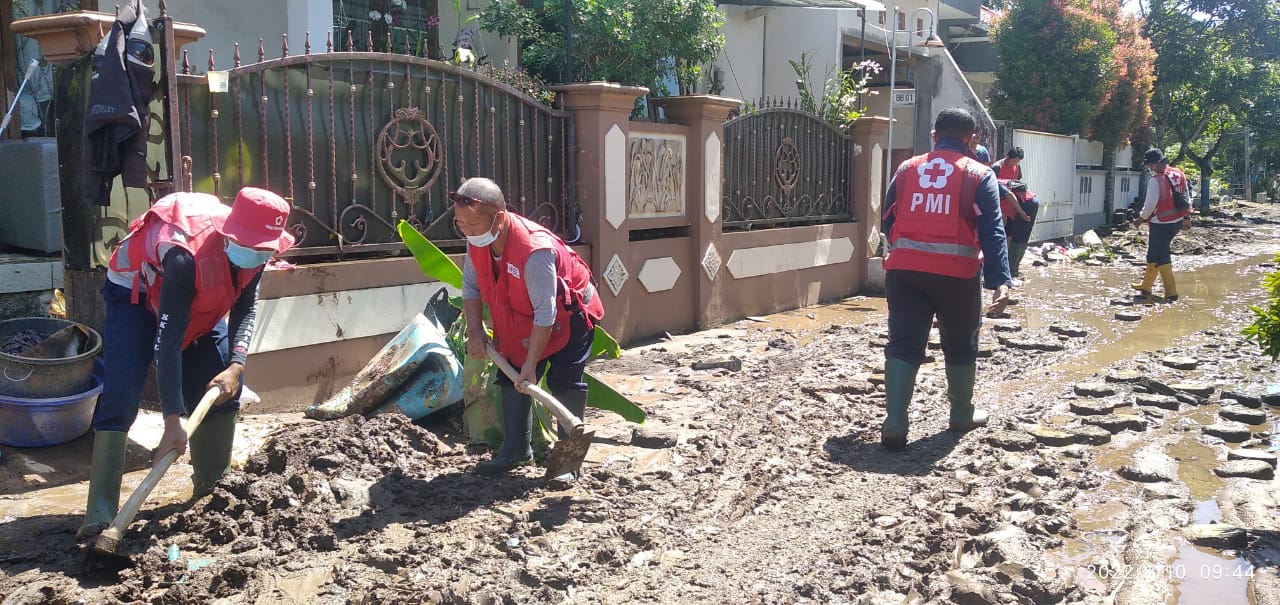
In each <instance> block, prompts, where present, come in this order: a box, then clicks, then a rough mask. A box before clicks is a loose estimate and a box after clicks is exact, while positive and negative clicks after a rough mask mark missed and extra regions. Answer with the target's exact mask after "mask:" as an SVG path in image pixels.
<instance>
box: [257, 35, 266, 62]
mask: <svg viewBox="0 0 1280 605" xmlns="http://www.w3.org/2000/svg"><path fill="white" fill-rule="evenodd" d="M266 60H267V47H265V46H263V45H262V38H258V62H259V63H261V62H263V61H266Z"/></svg>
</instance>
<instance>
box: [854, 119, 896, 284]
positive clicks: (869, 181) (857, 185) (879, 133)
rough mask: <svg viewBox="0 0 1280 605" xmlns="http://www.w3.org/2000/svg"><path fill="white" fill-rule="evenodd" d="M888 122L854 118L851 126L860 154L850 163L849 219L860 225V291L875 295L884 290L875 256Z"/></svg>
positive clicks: (879, 259) (882, 270)
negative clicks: (862, 261)
mask: <svg viewBox="0 0 1280 605" xmlns="http://www.w3.org/2000/svg"><path fill="white" fill-rule="evenodd" d="M888 134H889V120H888V119H887V118H881V117H864V118H858V119H857V120H856V121H855V122H854V124H853V142H854V144H855V145H857V146H858V147H859V148H860V149H861V150H862V153H859V154H858V155H857V156H855V157H854V160H853V216H854V218H856V219H857V220H858V223H859V224H860V225H862V229H861V232H862V235H863V237H861V238H859V239H860V240H861V241H860V242H857V243H856V244H855V245H856V246H857V251H856V252H855V253H854V254H855V258H866V259H867V271H866V273H865V274H864V275H865V276H866V277H865V279H864V283H863V284H862V285H861V288H860V291H862V290H865V291H866V292H868V293H872V294H878V293H881V292H883V291H884V268H883V267H882V266H881V258H880V257H879V256H876V255H875V254H876V247H877V246H878V245H879V240H880V215H881V214H883V212H884V199H883V198H884V190H885V189H886V188H888V187H889V184H888V183H882V182H881V181H883V180H884V163H883V162H884V157H885V153H884V151H885V141H886V139H885V137H886V136H888Z"/></svg>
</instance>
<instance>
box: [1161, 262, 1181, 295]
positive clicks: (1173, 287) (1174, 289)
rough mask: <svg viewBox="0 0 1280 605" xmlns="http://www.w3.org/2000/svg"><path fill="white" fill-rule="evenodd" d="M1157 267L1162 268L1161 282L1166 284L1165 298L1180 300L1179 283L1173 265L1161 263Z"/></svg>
mask: <svg viewBox="0 0 1280 605" xmlns="http://www.w3.org/2000/svg"><path fill="white" fill-rule="evenodd" d="M1156 268H1157V269H1159V270H1160V283H1161V284H1164V299H1165V300H1168V301H1175V300H1178V284H1177V283H1175V281H1174V279H1173V265H1172V264H1169V265H1160V266H1159V267H1156Z"/></svg>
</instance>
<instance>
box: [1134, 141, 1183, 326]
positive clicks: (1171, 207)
mask: <svg viewBox="0 0 1280 605" xmlns="http://www.w3.org/2000/svg"><path fill="white" fill-rule="evenodd" d="M1142 165H1143V166H1145V167H1146V168H1147V170H1148V171H1149V172H1150V174H1151V180H1150V181H1148V182H1147V197H1146V199H1145V200H1144V203H1143V205H1142V210H1141V211H1140V212H1139V213H1138V218H1137V219H1135V220H1134V222H1133V224H1134V226H1138V225H1141V224H1142V223H1143V222H1144V221H1149V222H1150V227H1149V231H1150V239H1149V240H1148V241H1147V270H1146V272H1145V273H1144V274H1143V275H1142V281H1141V282H1138V283H1134V284H1130V286H1131V287H1132V288H1133V289H1135V290H1137V291H1138V298H1139V299H1140V300H1150V299H1151V287H1152V286H1154V285H1155V283H1156V275H1157V274H1158V275H1159V276H1160V281H1161V283H1163V284H1164V299H1165V300H1168V301H1174V300H1178V285H1177V284H1176V283H1175V282H1174V278H1173V252H1172V251H1171V250H1170V246H1171V245H1172V244H1173V238H1174V236H1176V235H1177V234H1178V232H1179V231H1182V229H1183V228H1184V227H1190V226H1191V223H1190V218H1191V209H1190V208H1187V209H1185V210H1181V209H1178V208H1177V207H1176V205H1175V204H1174V203H1173V190H1174V188H1177V190H1178V191H1180V192H1181V193H1182V194H1183V195H1186V194H1187V175H1185V174H1183V173H1182V171H1181V170H1178V169H1177V168H1174V167H1173V166H1170V165H1169V159H1168V158H1167V157H1165V155H1164V151H1161V150H1160V149H1155V148H1152V149H1148V150H1147V152H1146V153H1145V154H1143V156H1142ZM1184 221H1185V224H1184Z"/></svg>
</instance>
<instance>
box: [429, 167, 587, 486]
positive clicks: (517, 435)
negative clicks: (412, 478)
mask: <svg viewBox="0 0 1280 605" xmlns="http://www.w3.org/2000/svg"><path fill="white" fill-rule="evenodd" d="M451 201H452V202H453V211H454V221H455V223H454V224H455V226H456V227H457V230H458V231H459V232H460V233H461V234H462V235H464V236H466V238H467V256H466V259H465V260H464V261H463V265H462V312H463V314H464V315H465V317H466V320H467V354H468V355H470V356H472V357H475V358H477V359H482V358H484V357H486V351H485V345H486V344H487V342H486V341H487V338H486V336H485V330H484V323H483V319H484V304H486V303H487V304H488V305H489V318H490V321H491V322H492V324H493V336H494V341H495V342H496V345H497V351H498V353H499V354H500V355H501V356H502V357H503V358H505V359H506V360H507V361H509V362H510V363H511V365H512V366H514V368H515V369H516V370H517V371H518V372H519V374H518V375H517V376H516V379H515V380H512V379H511V378H510V377H508V376H506V374H505V373H503V372H499V373H498V379H497V382H498V386H499V388H500V390H501V392H502V428H503V430H502V435H503V438H502V448H501V449H499V450H498V453H497V454H495V455H494V456H493V457H492V458H490V459H489V460H486V461H483V462H480V463H479V464H477V465H476V469H475V470H476V472H477V473H480V474H498V473H505V472H507V471H509V470H511V469H513V468H515V467H517V466H520V465H523V464H527V463H529V462H530V461H531V460H532V459H533V452H532V450H531V449H530V447H529V437H530V433H531V431H532V430H533V417H532V402H531V401H530V399H529V395H528V392H529V391H528V390H527V389H526V388H525V383H526V382H528V383H530V384H533V385H537V384H538V379H539V377H540V376H542V374H543V372H544V371H545V372H546V375H547V386H548V387H549V389H550V391H551V394H552V395H553V396H554V397H555V398H556V399H557V400H559V401H560V402H561V403H563V404H564V407H566V408H568V410H569V411H570V412H572V413H573V415H574V416H576V417H578V418H582V414H583V412H584V411H586V408H587V384H586V382H585V381H584V380H583V371H584V370H585V369H586V363H587V359H588V358H589V357H590V354H591V343H592V341H593V340H594V337H595V324H596V323H597V322H599V321H600V320H601V319H602V318H603V317H604V306H603V305H602V304H601V301H600V297H599V296H596V289H595V285H594V284H593V282H592V278H591V268H590V267H588V266H587V263H586V261H584V260H582V257H580V256H578V253H576V252H574V251H573V249H571V248H569V246H568V245H566V244H565V243H564V241H563V240H561V239H560V238H559V237H558V236H556V234H555V233H552V232H551V231H550V230H548V229H547V228H545V227H543V226H542V225H540V224H538V223H536V222H534V221H531V220H529V219H527V218H524V217H522V216H520V215H518V214H516V213H515V212H512V211H511V210H509V209H508V208H507V203H506V198H505V197H504V196H503V194H502V190H501V189H500V188H499V187H498V185H497V184H496V183H494V182H493V181H491V180H489V179H487V178H471V179H467V180H466V181H464V182H463V183H462V185H461V186H459V187H458V191H457V192H455V193H453V194H452V195H451ZM548 364H549V365H550V369H549V370H548V369H547V366H548ZM558 424H560V423H558ZM568 429H569V427H565V426H563V425H561V426H557V431H558V432H559V434H560V437H561V439H566V438H568V437H569V433H568ZM558 479H560V480H570V479H572V475H569V474H566V475H562V476H561V477H558Z"/></svg>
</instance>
